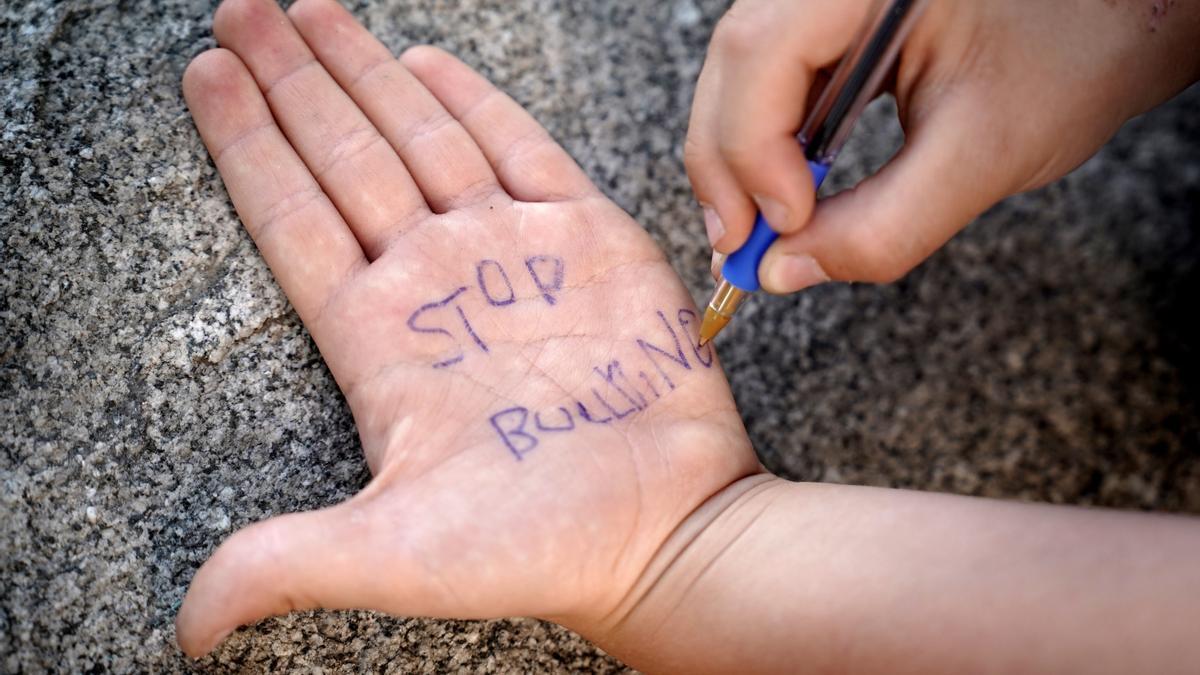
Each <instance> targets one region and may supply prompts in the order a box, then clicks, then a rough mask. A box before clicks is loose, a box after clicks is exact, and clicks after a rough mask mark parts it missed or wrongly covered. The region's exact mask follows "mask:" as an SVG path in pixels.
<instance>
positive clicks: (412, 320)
mask: <svg viewBox="0 0 1200 675" xmlns="http://www.w3.org/2000/svg"><path fill="white" fill-rule="evenodd" d="M466 290H467V287H466V286H462V287H460V288H458V289H457V290H456V291H454V292H453V293H451V294H450V295H448V296H446V297H444V298H442V299H441V300H438V301H436V302H431V303H428V304H425V305H421V306H420V307H418V308H417V311H415V312H413V313H412V315H411V316H409V317H408V327H409V328H410V329H412V330H413V331H414V332H417V333H429V334H432V335H445V336H446V337H448V338H450V339H451V340H454V336H453V335H451V333H450V331H448V330H446V329H445V328H442V327H441V326H420V325H417V319H419V318H420V317H421V315H422V314H425V313H426V312H431V311H433V310H435V309H441V308H443V307H445V306H446V305H448V304H450V303H451V302H454V299H455V298H457V297H458V296H460V295H462V294H463V293H465V292H466ZM461 311H462V310H459V312H460V313H461ZM455 346H458V341H457V340H455ZM462 360H463V354H462V352H461V351H459V353H458V354H457V355H455V356H452V357H450V358H448V359H444V360H442V361H438V362H437V363H435V364H433V367H434V368H445V367H446V366H449V365H453V364H455V363H458V362H459V361H462Z"/></svg>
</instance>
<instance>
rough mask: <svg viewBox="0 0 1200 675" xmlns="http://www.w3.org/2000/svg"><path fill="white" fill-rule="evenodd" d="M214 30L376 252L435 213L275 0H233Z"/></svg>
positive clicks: (365, 245)
mask: <svg viewBox="0 0 1200 675" xmlns="http://www.w3.org/2000/svg"><path fill="white" fill-rule="evenodd" d="M213 32H214V34H215V35H216V37H217V40H218V41H219V42H220V44H221V46H223V47H226V48H229V49H231V50H233V51H234V52H235V53H237V54H238V56H239V57H240V58H241V59H242V61H243V62H245V63H246V65H247V66H248V67H249V68H250V71H251V72H252V73H253V74H254V77H255V79H256V80H257V81H258V84H259V87H260V88H261V89H262V91H263V92H264V93H265V96H266V99H267V102H268V104H269V105H270V107H271V111H272V112H273V113H274V116H275V119H276V120H277V121H278V123H279V125H280V127H281V128H282V129H283V132H284V133H285V134H286V135H287V137H288V141H289V142H290V143H291V144H292V146H293V147H294V148H295V149H296V151H297V152H298V153H299V155H300V157H301V158H302V159H303V160H304V162H305V164H307V165H308V167H309V169H310V171H311V172H312V174H313V176H315V177H316V179H317V181H318V182H319V183H320V184H321V186H322V188H324V190H325V192H326V194H328V195H329V197H330V199H332V200H333V202H334V204H335V205H336V206H337V208H338V210H339V211H340V212H341V213H342V215H343V216H344V217H345V219H346V221H347V223H349V225H350V227H351V228H352V229H353V231H354V233H355V235H356V236H357V237H358V239H359V241H360V242H361V243H362V246H363V249H364V250H365V251H366V253H367V256H368V257H369V258H371V259H374V258H375V257H377V256H378V255H379V254H380V253H381V252H382V250H383V248H384V246H385V244H386V242H387V241H388V240H389V239H390V238H391V237H392V236H393V235H395V234H396V233H397V232H399V231H401V230H403V229H404V228H405V227H407V226H408V225H410V224H412V223H415V222H417V221H419V220H420V219H421V218H424V217H425V216H428V215H429V209H428V207H427V206H426V204H425V199H424V198H423V197H422V196H421V192H420V190H418V188H417V185H416V183H414V182H413V179H412V177H411V176H409V173H408V170H407V169H406V168H405V166H404V163H403V162H401V161H400V158H399V157H398V156H397V155H396V152H395V151H394V150H392V148H391V146H390V145H389V144H388V142H387V140H386V139H384V138H383V136H381V135H380V134H379V132H378V131H377V130H376V129H375V127H374V126H373V125H372V124H371V122H370V120H368V119H367V117H366V115H364V114H363V113H362V111H361V110H359V108H358V106H357V105H356V104H355V103H354V101H353V100H351V99H350V97H349V96H347V95H346V93H345V92H344V91H342V89H341V87H339V86H338V84H337V82H335V81H334V80H333V78H332V77H330V75H329V73H328V72H326V70H325V69H324V68H323V67H321V65H320V64H319V63H318V62H317V61H316V58H315V57H314V56H313V53H312V51H310V50H309V48H308V46H307V45H306V44H305V43H304V40H303V39H302V38H301V37H300V34H299V33H297V32H296V29H295V28H294V27H293V26H292V24H291V22H290V21H288V19H287V17H286V16H285V15H284V13H283V10H281V9H280V8H279V6H278V5H277V4H275V2H274V0H229V1H227V2H225V3H224V4H222V5H221V7H220V8H219V9H218V10H217V14H216V17H215V18H214V20H213Z"/></svg>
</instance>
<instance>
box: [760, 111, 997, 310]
mask: <svg viewBox="0 0 1200 675" xmlns="http://www.w3.org/2000/svg"><path fill="white" fill-rule="evenodd" d="M981 100H984V101H986V100H988V99H987V98H986V97H985V98H983V99H981ZM965 101H966V97H965V96H960V97H958V98H957V99H952V100H942V101H938V102H937V105H936V109H934V110H932V111H930V112H929V114H927V115H924V116H920V122H919V124H917V125H916V126H915V127H914V128H913V129H912V130H911V133H910V135H909V141H908V142H907V143H906V144H905V146H904V147H903V149H902V150H901V151H900V152H899V153H898V154H897V155H896V157H894V158H893V159H892V161H891V162H889V163H888V164H887V166H885V167H884V168H883V170H881V171H880V172H879V173H878V174H876V175H874V176H872V177H870V178H868V179H867V180H865V181H863V182H862V183H861V184H860V185H859V186H858V187H857V188H855V189H854V190H851V191H847V192H842V193H840V194H838V195H836V196H834V197H832V198H830V199H826V200H824V201H822V202H821V203H820V204H819V205H818V206H817V208H816V211H815V213H814V215H813V218H812V222H810V223H809V225H808V226H807V227H805V228H804V229H803V230H801V231H800V232H797V233H795V234H791V235H786V236H783V237H780V238H779V239H778V240H777V241H776V242H775V244H774V245H772V247H771V248H770V249H769V250H768V251H767V254H766V256H764V258H763V261H762V263H761V265H760V266H759V272H758V274H759V281H760V282H761V283H762V285H763V287H764V288H766V289H767V290H768V291H770V292H772V293H790V292H794V291H797V290H800V289H802V288H806V287H808V286H812V285H814V284H817V283H820V282H822V281H828V280H830V279H834V280H839V281H869V282H880V283H882V282H890V281H894V280H896V279H898V278H900V277H901V276H903V275H904V274H906V273H907V272H908V271H909V270H911V269H912V268H913V267H915V266H916V265H918V264H919V263H920V262H921V261H923V260H924V259H925V258H926V257H928V256H929V255H930V254H931V253H933V252H934V251H936V250H937V249H938V248H940V247H941V246H942V245H943V244H945V243H946V241H948V240H949V239H950V238H951V237H952V236H954V234H955V233H957V232H958V231H959V230H960V229H962V228H963V227H964V226H965V225H966V224H967V223H968V222H970V221H971V220H972V219H974V218H975V217H976V216H977V215H979V214H980V213H981V212H982V211H983V210H984V209H986V208H988V207H989V206H991V205H992V204H994V203H995V202H996V201H997V200H999V199H1001V198H1003V197H1004V196H1005V195H1006V194H1007V193H1008V186H1009V185H1010V184H1011V182H1012V181H1011V180H1010V174H1013V173H1014V171H1013V170H1012V169H1011V167H1009V166H1008V165H1006V164H1005V161H1006V158H1005V155H1004V152H1003V150H1002V149H1001V147H1000V146H1001V145H1002V141H999V140H994V139H993V140H988V139H982V138H979V137H978V133H977V132H976V131H975V130H976V129H979V128H994V129H1000V128H1003V127H1002V125H1001V124H995V125H992V126H989V125H988V124H987V123H986V122H985V121H984V120H985V118H986V116H987V115H988V114H989V112H988V111H987V110H979V109H978V106H974V105H970V104H969V103H966V102H965Z"/></svg>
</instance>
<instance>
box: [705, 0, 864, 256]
mask: <svg viewBox="0 0 1200 675" xmlns="http://www.w3.org/2000/svg"><path fill="white" fill-rule="evenodd" d="M868 6H869V3H867V2H841V3H814V2H770V1H766V0H740V2H738V3H737V4H735V5H734V6H733V7H732V8H731V9H730V11H729V12H728V13H727V14H726V16H725V17H724V18H723V19H722V20H721V22H720V23H719V24H718V26H717V29H716V31H715V32H714V34H713V38H712V43H711V45H710V46H709V55H708V59H707V61H706V63H705V75H703V76H702V77H701V81H700V82H699V83H698V84H697V91H696V98H695V102H694V104H693V115H692V125H691V126H690V127H689V129H688V144H687V153H686V164H687V169H688V175H689V177H690V178H691V180H692V185H693V188H694V189H695V191H696V195H697V197H698V199H699V200H700V202H701V203H703V204H709V205H711V206H712V207H713V208H714V209H715V210H716V212H717V214H718V215H719V217H720V224H721V225H722V226H723V229H724V232H721V231H720V230H721V229H722V228H714V227H711V226H710V227H709V230H710V231H712V232H713V233H714V234H719V235H720V236H718V237H717V238H716V242H714V245H715V247H716V248H717V250H719V251H721V252H724V253H729V252H732V251H734V250H736V249H737V248H739V247H740V246H741V245H742V244H743V243H744V242H745V240H746V238H747V237H748V236H749V233H750V230H751V228H752V227H753V223H754V213H753V212H752V211H751V209H750V208H748V207H747V201H749V202H751V203H753V204H754V206H755V207H756V208H757V210H758V211H760V212H761V213H762V214H763V216H764V218H766V220H767V222H768V223H769V224H770V225H771V227H772V228H773V229H775V230H776V231H778V232H780V233H789V232H795V231H797V230H799V229H800V228H801V227H803V226H804V225H805V224H806V223H807V222H808V219H809V217H810V215H811V213H812V208H813V203H814V199H815V190H814V189H813V180H812V175H811V172H810V171H809V168H808V163H807V162H806V161H805V157H804V151H803V149H802V148H801V147H800V145H799V144H798V143H797V142H796V140H795V136H796V134H797V133H798V132H799V131H800V125H801V123H802V121H803V118H804V112H805V110H804V108H805V103H806V101H807V99H808V94H809V90H810V87H811V85H812V82H813V78H814V75H815V73H816V71H817V70H818V69H819V68H821V67H823V66H827V65H829V64H830V63H833V62H835V61H836V60H837V59H838V58H839V57H840V56H841V55H842V53H844V51H845V50H846V49H847V48H848V46H849V44H850V42H851V41H852V40H853V37H854V33H855V31H856V29H857V28H858V26H859V24H860V23H861V20H862V18H863V16H864V14H865V12H866V10H867V9H868ZM706 220H708V221H709V222H711V221H712V218H711V216H708V215H707V214H706Z"/></svg>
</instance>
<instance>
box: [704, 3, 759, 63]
mask: <svg viewBox="0 0 1200 675" xmlns="http://www.w3.org/2000/svg"><path fill="white" fill-rule="evenodd" d="M755 17H756V14H755V13H753V12H739V11H736V7H735V8H733V9H730V10H729V11H728V12H726V13H725V16H723V17H721V20H720V21H718V22H717V27H716V28H715V29H713V37H712V44H713V47H714V48H715V51H716V52H718V53H721V54H727V55H729V56H732V57H735V58H736V57H738V56H741V55H746V54H750V53H753V52H755V51H757V50H758V48H759V46H760V45H762V44H763V35H764V30H765V28H766V27H765V26H763V25H762V21H760V20H758V19H756V18H755Z"/></svg>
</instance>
